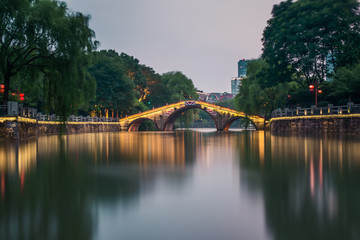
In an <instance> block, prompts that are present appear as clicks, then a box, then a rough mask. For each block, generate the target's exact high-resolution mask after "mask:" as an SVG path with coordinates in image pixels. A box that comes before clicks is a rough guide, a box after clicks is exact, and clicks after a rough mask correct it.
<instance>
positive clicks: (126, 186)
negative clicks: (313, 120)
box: [0, 129, 360, 239]
mask: <svg viewBox="0 0 360 240" xmlns="http://www.w3.org/2000/svg"><path fill="white" fill-rule="evenodd" d="M359 147H360V140H359V138H353V137H352V138H350V137H344V136H343V137H325V136H322V137H320V136H308V137H295V136H288V137H286V136H272V135H270V134H269V133H267V132H262V131H232V132H228V133H219V132H216V131H214V129H200V130H198V129H196V130H192V131H183V130H178V131H175V132H170V133H168V132H132V133H128V132H121V133H89V134H79V135H67V136H61V137H59V136H48V137H40V138H37V139H28V140H22V141H19V142H17V141H14V142H11V141H8V142H5V141H1V142H0V183H1V184H0V185H1V196H0V197H1V202H0V239H360V230H359V229H360V228H359V226H360V209H359V205H358V202H359V201H360V192H359V191H358V183H359V182H360V181H359V180H360V151H359Z"/></svg>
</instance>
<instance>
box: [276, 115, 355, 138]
mask: <svg viewBox="0 0 360 240" xmlns="http://www.w3.org/2000/svg"><path fill="white" fill-rule="evenodd" d="M270 124H271V125H270V129H271V133H273V134H287V133H305V134H307V133H344V134H360V114H347V115H318V116H298V117H280V118H273V119H271V123H270Z"/></svg>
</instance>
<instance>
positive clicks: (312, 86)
mask: <svg viewBox="0 0 360 240" xmlns="http://www.w3.org/2000/svg"><path fill="white" fill-rule="evenodd" d="M314 88H315V86H314V85H313V84H310V85H309V91H310V92H313V91H314Z"/></svg>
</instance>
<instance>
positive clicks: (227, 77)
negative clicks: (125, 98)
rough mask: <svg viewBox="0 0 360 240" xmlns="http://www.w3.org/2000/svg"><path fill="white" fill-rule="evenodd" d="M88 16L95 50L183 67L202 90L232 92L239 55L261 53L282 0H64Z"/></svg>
mask: <svg viewBox="0 0 360 240" xmlns="http://www.w3.org/2000/svg"><path fill="white" fill-rule="evenodd" d="M65 2H66V3H67V5H68V7H69V9H71V10H73V11H77V12H82V13H84V14H87V15H90V16H91V20H90V27H91V28H92V29H93V30H94V31H95V33H96V39H97V40H98V41H100V44H101V45H100V48H99V49H114V50H116V51H117V52H119V53H121V52H125V53H127V54H129V55H131V56H134V57H136V58H137V59H139V61H140V63H141V64H145V65H147V66H150V67H152V68H153V69H154V70H155V71H156V72H158V73H160V74H162V73H165V72H169V71H181V72H183V73H184V74H185V75H186V76H188V77H189V78H191V79H192V80H193V82H194V85H195V87H197V88H198V89H200V90H203V91H205V92H224V91H226V92H230V90H231V89H230V88H231V85H230V84H231V83H230V81H231V78H232V77H235V76H237V62H238V61H239V60H240V59H243V58H245V59H249V58H257V57H259V56H260V54H261V48H262V44H261V37H262V32H263V30H264V28H265V26H266V23H267V20H268V19H269V18H270V17H271V10H272V6H273V5H274V4H278V3H280V2H281V0H65Z"/></svg>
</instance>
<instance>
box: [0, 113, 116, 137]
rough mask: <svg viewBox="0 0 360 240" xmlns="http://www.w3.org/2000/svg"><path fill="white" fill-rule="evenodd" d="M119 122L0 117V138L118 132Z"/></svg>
mask: <svg viewBox="0 0 360 240" xmlns="http://www.w3.org/2000/svg"><path fill="white" fill-rule="evenodd" d="M119 131H121V126H120V123H114V122H112V123H106V122H104V123H101V122H66V124H60V123H59V122H47V121H36V120H33V119H26V118H19V117H18V118H15V117H14V118H0V138H10V139H17V138H26V137H33V136H41V135H50V134H60V133H89V132H119Z"/></svg>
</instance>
